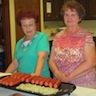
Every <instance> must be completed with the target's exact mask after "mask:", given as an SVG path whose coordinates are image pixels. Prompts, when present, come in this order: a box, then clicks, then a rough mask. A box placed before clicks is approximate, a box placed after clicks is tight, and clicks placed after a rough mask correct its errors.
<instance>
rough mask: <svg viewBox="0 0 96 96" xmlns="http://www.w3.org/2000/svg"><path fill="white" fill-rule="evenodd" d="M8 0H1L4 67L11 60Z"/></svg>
mask: <svg viewBox="0 0 96 96" xmlns="http://www.w3.org/2000/svg"><path fill="white" fill-rule="evenodd" d="M9 1H10V0H2V26H3V32H4V52H5V69H6V68H7V67H8V66H9V64H10V62H11V61H12V56H11V35H10V15H9V12H10V11H9Z"/></svg>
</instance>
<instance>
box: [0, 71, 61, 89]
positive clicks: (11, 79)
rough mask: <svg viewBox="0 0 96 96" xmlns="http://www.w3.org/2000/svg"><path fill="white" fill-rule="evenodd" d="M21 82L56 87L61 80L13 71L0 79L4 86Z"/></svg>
mask: <svg viewBox="0 0 96 96" xmlns="http://www.w3.org/2000/svg"><path fill="white" fill-rule="evenodd" d="M22 82H26V83H31V84H36V85H41V86H46V87H53V88H58V87H59V86H60V84H61V81H60V80H58V79H56V78H45V77H42V76H32V75H30V74H24V73H20V72H17V73H14V74H13V75H11V76H6V77H3V78H1V79H0V84H2V85H5V86H15V85H18V84H20V83H22Z"/></svg>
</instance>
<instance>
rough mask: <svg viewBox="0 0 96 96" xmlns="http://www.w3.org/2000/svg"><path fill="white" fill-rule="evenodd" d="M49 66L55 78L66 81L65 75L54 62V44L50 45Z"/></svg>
mask: <svg viewBox="0 0 96 96" xmlns="http://www.w3.org/2000/svg"><path fill="white" fill-rule="evenodd" d="M49 67H50V70H51V71H52V73H53V74H54V76H55V77H56V78H58V79H60V80H61V81H64V82H66V81H67V78H66V77H65V75H66V74H64V73H62V72H60V71H59V70H58V68H57V66H56V64H55V62H54V46H52V49H51V54H50V58H49Z"/></svg>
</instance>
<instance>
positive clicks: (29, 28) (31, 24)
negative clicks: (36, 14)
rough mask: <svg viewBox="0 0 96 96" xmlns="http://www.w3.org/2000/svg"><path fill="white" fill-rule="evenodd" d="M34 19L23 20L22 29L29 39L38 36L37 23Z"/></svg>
mask: <svg viewBox="0 0 96 96" xmlns="http://www.w3.org/2000/svg"><path fill="white" fill-rule="evenodd" d="M35 22H36V21H35V19H34V18H24V19H22V20H21V27H22V30H23V32H24V33H25V35H26V36H27V37H33V36H34V35H35V34H36V23H35Z"/></svg>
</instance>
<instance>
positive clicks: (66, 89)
mask: <svg viewBox="0 0 96 96" xmlns="http://www.w3.org/2000/svg"><path fill="white" fill-rule="evenodd" d="M17 86H18V85H17ZM17 86H14V87H6V86H4V85H1V84H0V87H4V88H8V89H12V90H16V91H20V92H25V93H29V94H35V95H39V96H62V95H64V94H68V95H70V93H72V92H73V91H74V90H75V89H76V86H75V85H74V84H70V83H64V82H62V83H61V85H60V86H59V90H60V91H59V92H57V93H56V94H54V95H53V94H52V95H42V94H38V93H32V92H27V91H22V90H17V89H16V87H17Z"/></svg>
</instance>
